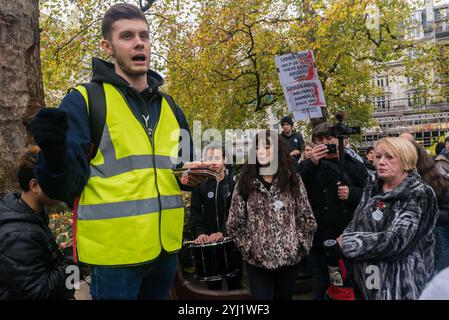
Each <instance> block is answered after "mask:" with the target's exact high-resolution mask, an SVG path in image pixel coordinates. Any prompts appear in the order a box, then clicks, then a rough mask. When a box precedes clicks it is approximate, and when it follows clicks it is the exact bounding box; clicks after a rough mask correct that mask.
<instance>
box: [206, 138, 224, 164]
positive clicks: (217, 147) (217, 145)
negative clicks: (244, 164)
mask: <svg viewBox="0 0 449 320" xmlns="http://www.w3.org/2000/svg"><path fill="white" fill-rule="evenodd" d="M210 150H221V156H222V158H223V161H224V159H225V158H228V157H227V154H226V148H225V147H224V146H223V144H222V143H220V142H211V143H209V144H208V145H207V146H206V147H205V148H204V156H205V157H206V156H207V153H208V152H209V151H210Z"/></svg>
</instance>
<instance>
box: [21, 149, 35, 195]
mask: <svg viewBox="0 0 449 320" xmlns="http://www.w3.org/2000/svg"><path fill="white" fill-rule="evenodd" d="M38 154H39V147H38V146H34V145H30V146H28V148H27V150H26V151H25V152H24V153H23V154H22V155H21V156H20V158H19V171H18V173H17V178H18V180H19V185H20V190H22V191H25V192H27V191H30V181H31V180H33V179H36V174H35V173H34V168H35V167H36V164H37V158H38Z"/></svg>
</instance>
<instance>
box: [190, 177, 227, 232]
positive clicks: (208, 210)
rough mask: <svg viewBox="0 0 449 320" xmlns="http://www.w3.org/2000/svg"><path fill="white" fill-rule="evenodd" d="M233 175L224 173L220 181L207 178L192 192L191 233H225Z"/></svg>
mask: <svg viewBox="0 0 449 320" xmlns="http://www.w3.org/2000/svg"><path fill="white" fill-rule="evenodd" d="M234 186H235V181H234V176H233V175H232V174H226V176H225V178H224V179H223V180H222V181H219V182H217V181H215V180H212V179H208V180H206V181H204V182H203V183H201V184H200V185H199V186H197V187H196V188H195V189H194V190H193V192H192V199H191V205H190V223H191V228H192V232H193V235H194V236H195V238H196V237H198V236H199V235H200V234H207V235H210V234H211V233H215V232H221V233H223V235H226V221H227V217H228V212H229V207H230V205H231V198H232V193H233V192H234Z"/></svg>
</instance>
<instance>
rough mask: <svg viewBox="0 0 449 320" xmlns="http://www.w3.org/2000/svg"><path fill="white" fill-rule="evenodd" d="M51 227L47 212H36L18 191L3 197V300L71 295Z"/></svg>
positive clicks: (0, 287) (0, 282) (0, 232)
mask: <svg viewBox="0 0 449 320" xmlns="http://www.w3.org/2000/svg"><path fill="white" fill-rule="evenodd" d="M69 264H70V260H69V259H68V258H65V257H63V255H62V254H61V252H60V251H59V249H58V245H57V244H56V241H55V239H54V236H53V234H52V233H51V231H50V229H49V227H48V216H47V214H45V213H44V212H43V213H41V214H37V213H35V212H33V211H32V209H31V208H30V207H29V206H28V205H27V204H25V203H24V202H23V201H22V200H21V199H20V195H19V194H17V193H9V194H7V195H6V196H5V197H4V198H3V200H2V201H0V300H46V299H71V298H72V297H73V293H74V290H68V289H66V285H65V282H66V278H67V277H68V276H69V275H70V274H66V273H65V272H66V267H67V266H68V265H69Z"/></svg>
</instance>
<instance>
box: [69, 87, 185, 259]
mask: <svg viewBox="0 0 449 320" xmlns="http://www.w3.org/2000/svg"><path fill="white" fill-rule="evenodd" d="M103 88H104V91H105V97H106V122H105V126H104V130H103V134H102V137H101V142H100V145H99V148H98V152H97V154H96V155H95V157H94V158H93V159H92V160H91V162H90V171H91V173H90V178H89V180H88V182H87V185H86V186H85V187H84V190H83V191H82V194H81V196H80V199H79V203H78V210H77V221H76V228H77V233H76V241H77V248H78V258H79V260H80V261H81V262H84V263H88V264H92V265H104V266H117V265H135V264H141V263H145V262H149V261H152V260H154V259H156V258H157V257H158V256H159V254H160V253H161V251H162V249H164V250H165V251H167V252H176V251H178V250H180V249H181V246H182V232H183V225H184V206H183V201H182V196H181V190H180V189H179V186H178V183H177V181H176V178H175V176H174V175H173V174H172V168H174V167H175V166H176V161H177V158H178V143H179V134H180V127H179V123H178V121H177V120H176V117H175V115H174V113H173V111H172V109H171V108H170V106H169V105H168V103H167V101H166V100H165V99H164V98H162V106H161V113H160V117H159V121H158V124H157V126H156V128H155V130H154V131H153V136H152V139H150V136H149V135H148V134H147V132H146V130H145V128H144V126H143V125H142V124H141V123H140V122H139V121H138V120H137V118H136V117H135V116H134V114H133V112H132V110H131V107H130V106H129V105H128V103H127V101H126V100H125V98H124V97H123V95H122V93H121V92H120V91H119V90H118V89H116V88H115V87H114V86H112V85H110V84H107V83H104V84H103ZM75 89H76V90H78V91H79V92H80V93H81V94H82V95H83V97H84V99H85V100H86V104H88V99H87V91H86V89H85V88H84V87H83V86H78V87H76V88H75Z"/></svg>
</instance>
